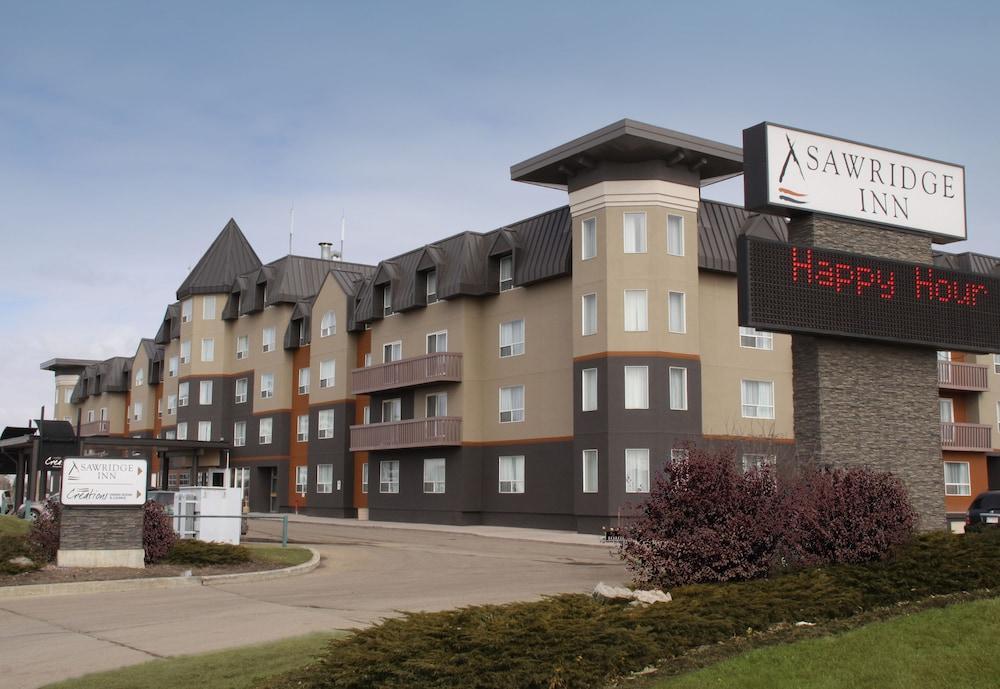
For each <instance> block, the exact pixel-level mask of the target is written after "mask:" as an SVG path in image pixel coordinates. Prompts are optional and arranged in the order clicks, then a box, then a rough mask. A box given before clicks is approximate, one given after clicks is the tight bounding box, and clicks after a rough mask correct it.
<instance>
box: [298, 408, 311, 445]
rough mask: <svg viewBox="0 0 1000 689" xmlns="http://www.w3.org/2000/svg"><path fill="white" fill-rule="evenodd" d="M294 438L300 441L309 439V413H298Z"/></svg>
mask: <svg viewBox="0 0 1000 689" xmlns="http://www.w3.org/2000/svg"><path fill="white" fill-rule="evenodd" d="M295 440H296V441H297V442H300V443H304V442H307V441H308V440H309V415H308V414H300V415H299V418H298V421H297V426H296V433H295Z"/></svg>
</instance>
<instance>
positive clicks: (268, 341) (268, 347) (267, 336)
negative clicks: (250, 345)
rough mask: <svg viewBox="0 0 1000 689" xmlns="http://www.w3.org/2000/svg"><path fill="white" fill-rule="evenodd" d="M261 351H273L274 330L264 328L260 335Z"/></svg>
mask: <svg viewBox="0 0 1000 689" xmlns="http://www.w3.org/2000/svg"><path fill="white" fill-rule="evenodd" d="M260 339H261V351H264V352H273V351H274V328H273V327H271V328H264V329H263V330H262V331H261V333H260Z"/></svg>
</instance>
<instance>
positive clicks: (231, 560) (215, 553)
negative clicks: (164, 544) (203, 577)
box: [166, 540, 253, 566]
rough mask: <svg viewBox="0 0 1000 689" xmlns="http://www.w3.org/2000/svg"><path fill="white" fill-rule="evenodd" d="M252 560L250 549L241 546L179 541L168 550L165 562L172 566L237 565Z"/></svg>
mask: <svg viewBox="0 0 1000 689" xmlns="http://www.w3.org/2000/svg"><path fill="white" fill-rule="evenodd" d="M252 559H253V556H252V554H251V553H250V549H249V548H245V547H243V546H241V545H230V544H228V543H209V542H206V541H195V540H179V541H177V542H175V543H174V545H173V547H172V548H171V549H170V553H169V554H168V555H167V557H166V562H169V563H170V564H174V565H200V566H207V565H239V564H243V563H244V562H250V561H251V560H252Z"/></svg>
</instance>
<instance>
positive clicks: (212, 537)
mask: <svg viewBox="0 0 1000 689" xmlns="http://www.w3.org/2000/svg"><path fill="white" fill-rule="evenodd" d="M172 512H173V525H174V531H176V532H177V535H178V536H180V537H181V538H194V539H197V540H199V541H214V542H216V543H232V544H233V545H239V542H240V527H241V525H242V517H243V490H242V489H241V488H213V487H209V486H191V487H188V488H181V489H180V490H179V491H177V492H176V493H174V504H173V510H172Z"/></svg>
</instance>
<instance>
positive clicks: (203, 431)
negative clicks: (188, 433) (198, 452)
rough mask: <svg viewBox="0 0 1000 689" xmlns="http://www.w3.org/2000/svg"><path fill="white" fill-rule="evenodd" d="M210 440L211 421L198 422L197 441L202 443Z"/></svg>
mask: <svg viewBox="0 0 1000 689" xmlns="http://www.w3.org/2000/svg"><path fill="white" fill-rule="evenodd" d="M211 439H212V422H211V421H199V422H198V440H200V441H202V442H208V441H210V440H211Z"/></svg>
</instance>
